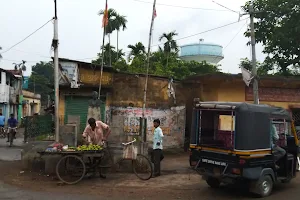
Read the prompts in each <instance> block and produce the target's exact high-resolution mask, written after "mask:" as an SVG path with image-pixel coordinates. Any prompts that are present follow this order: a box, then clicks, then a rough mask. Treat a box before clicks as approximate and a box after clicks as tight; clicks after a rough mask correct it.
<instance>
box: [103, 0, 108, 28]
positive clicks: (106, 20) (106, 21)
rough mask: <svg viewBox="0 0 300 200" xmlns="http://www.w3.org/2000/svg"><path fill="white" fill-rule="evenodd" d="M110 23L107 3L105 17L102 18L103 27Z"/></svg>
mask: <svg viewBox="0 0 300 200" xmlns="http://www.w3.org/2000/svg"><path fill="white" fill-rule="evenodd" d="M107 25H108V9H107V4H106V5H105V10H104V13H103V19H102V27H105V26H107Z"/></svg>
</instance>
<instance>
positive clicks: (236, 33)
mask: <svg viewBox="0 0 300 200" xmlns="http://www.w3.org/2000/svg"><path fill="white" fill-rule="evenodd" d="M246 20H247V19H246ZM247 22H248V21H246V23H245V24H243V26H242V27H241V28H240V30H239V31H238V32H237V33H236V34H235V35H234V36H233V38H232V39H231V40H230V41H229V42H228V43H227V45H226V46H225V47H224V49H223V51H224V50H225V49H226V48H227V47H228V46H229V45H230V44H231V42H232V41H233V40H234V39H235V38H236V37H237V36H238V34H239V33H240V32H241V31H242V30H243V28H244V26H245V25H246V24H247ZM216 60H217V58H216V59H214V60H213V62H215V61H216Z"/></svg>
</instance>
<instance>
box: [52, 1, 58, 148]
mask: <svg viewBox="0 0 300 200" xmlns="http://www.w3.org/2000/svg"><path fill="white" fill-rule="evenodd" d="M54 13H55V14H54V37H53V40H52V46H53V48H54V91H55V95H54V96H55V118H54V119H55V141H56V142H59V109H58V105H59V73H58V65H59V64H58V24H57V23H58V22H57V4H56V0H54Z"/></svg>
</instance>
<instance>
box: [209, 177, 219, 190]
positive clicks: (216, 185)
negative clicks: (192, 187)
mask: <svg viewBox="0 0 300 200" xmlns="http://www.w3.org/2000/svg"><path fill="white" fill-rule="evenodd" d="M206 183H207V185H209V186H210V187H211V188H219V187H220V185H221V182H220V181H219V180H218V179H216V178H212V177H210V178H208V179H207V180H206Z"/></svg>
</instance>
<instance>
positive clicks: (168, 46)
mask: <svg viewBox="0 0 300 200" xmlns="http://www.w3.org/2000/svg"><path fill="white" fill-rule="evenodd" d="M177 35H178V33H176V31H172V32H170V33H163V34H162V35H161V36H160V37H159V41H160V42H161V41H162V40H164V39H165V40H166V42H165V43H164V48H163V50H164V52H165V54H167V64H166V67H167V66H168V62H169V56H170V53H171V52H172V51H173V52H175V53H178V45H177V42H176V40H174V36H177Z"/></svg>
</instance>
